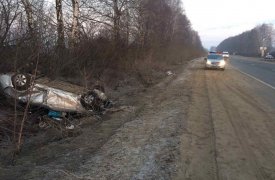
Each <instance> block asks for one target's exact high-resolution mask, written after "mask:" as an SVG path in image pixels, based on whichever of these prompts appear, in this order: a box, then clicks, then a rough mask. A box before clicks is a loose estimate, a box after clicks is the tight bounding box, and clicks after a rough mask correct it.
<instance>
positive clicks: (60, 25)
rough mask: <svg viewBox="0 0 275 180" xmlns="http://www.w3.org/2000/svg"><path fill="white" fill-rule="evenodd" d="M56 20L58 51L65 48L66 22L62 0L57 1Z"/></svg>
mask: <svg viewBox="0 0 275 180" xmlns="http://www.w3.org/2000/svg"><path fill="white" fill-rule="evenodd" d="M55 5H56V6H55V7H56V19H57V49H58V50H60V49H63V48H65V36H64V22H63V11H62V0H56V1H55Z"/></svg>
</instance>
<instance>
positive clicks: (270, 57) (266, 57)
mask: <svg viewBox="0 0 275 180" xmlns="http://www.w3.org/2000/svg"><path fill="white" fill-rule="evenodd" d="M265 59H274V57H273V56H272V55H270V54H268V55H266V56H265Z"/></svg>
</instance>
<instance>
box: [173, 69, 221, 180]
mask: <svg viewBox="0 0 275 180" xmlns="http://www.w3.org/2000/svg"><path fill="white" fill-rule="evenodd" d="M191 70H192V71H193V73H194V76H193V82H194V84H192V100H191V105H190V106H189V110H188V119H187V125H186V127H185V128H186V130H185V132H184V133H183V135H182V140H181V142H182V145H181V146H182V148H181V159H182V161H183V162H184V165H182V166H181V167H180V168H181V170H179V172H178V175H177V177H176V178H175V179H179V180H181V179H190V180H191V179H204V180H218V179H219V175H218V174H219V168H218V164H217V159H216V157H217V151H216V134H215V131H214V126H213V125H214V124H213V121H212V120H213V119H212V115H211V104H210V101H209V96H208V90H207V88H206V79H205V73H204V71H202V69H201V68H198V67H194V68H192V69H191ZM202 99H203V100H202ZM202 103H203V104H202Z"/></svg>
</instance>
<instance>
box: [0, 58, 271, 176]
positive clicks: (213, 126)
mask: <svg viewBox="0 0 275 180" xmlns="http://www.w3.org/2000/svg"><path fill="white" fill-rule="evenodd" d="M255 87H257V86H255V85H254V84H253V82H252V80H251V79H249V78H247V77H244V76H243V75H241V74H239V73H237V72H236V71H235V70H233V69H230V68H228V69H226V70H225V71H224V72H223V71H212V70H209V71H205V70H204V69H203V60H193V61H192V62H190V63H189V65H188V67H187V68H184V69H182V73H179V74H177V75H171V76H169V77H167V78H166V79H165V80H163V81H162V82H161V83H159V84H157V85H156V86H154V87H153V88H150V89H144V90H143V91H135V92H134V91H132V92H131V93H126V94H125V96H124V97H121V98H122V99H121V102H120V103H121V104H124V105H125V104H126V105H129V107H128V108H126V109H125V110H124V111H119V112H115V113H109V114H106V115H105V116H104V118H103V119H95V118H91V117H88V118H84V119H82V122H83V123H82V125H81V127H82V131H83V132H82V134H80V135H78V136H77V137H73V138H65V139H58V136H57V135H58V133H57V134H56V135H53V134H54V133H49V131H46V132H44V133H40V134H39V135H38V136H37V137H33V138H31V139H30V140H29V142H26V145H25V148H24V149H23V151H22V154H21V155H20V156H19V157H18V159H17V161H16V164H15V165H14V166H5V165H4V164H3V166H2V167H1V169H0V171H1V172H0V177H1V179H95V180H98V179H179V180H181V179H187V180H191V179H192V180H200V179H203V180H214V179H228V180H229V179H251V180H253V179H275V169H274V167H275V157H274V154H275V141H274V135H275V134H274V132H275V131H274V129H275V119H274V117H275V116H274V109H272V108H270V107H269V106H268V105H267V104H265V102H263V101H262V99H261V97H260V96H257V94H255V92H254V88H255ZM121 91H123V89H121ZM43 139H44V140H43ZM45 139H47V140H45ZM39 140H42V141H39ZM34 142H36V143H34ZM37 142H39V143H37Z"/></svg>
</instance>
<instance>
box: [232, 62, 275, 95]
mask: <svg viewBox="0 0 275 180" xmlns="http://www.w3.org/2000/svg"><path fill="white" fill-rule="evenodd" d="M233 69H235V70H237V71H239V72H240V73H242V74H244V75H246V76H248V77H250V78H252V79H254V80H256V81H258V82H260V83H262V84H264V85H266V86H268V87H270V88H271V89H273V90H275V87H274V86H272V85H270V84H268V83H266V82H264V81H262V80H260V79H258V78H256V77H254V76H252V75H250V74H247V73H245V72H243V71H241V70H239V69H238V68H236V67H233Z"/></svg>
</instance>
